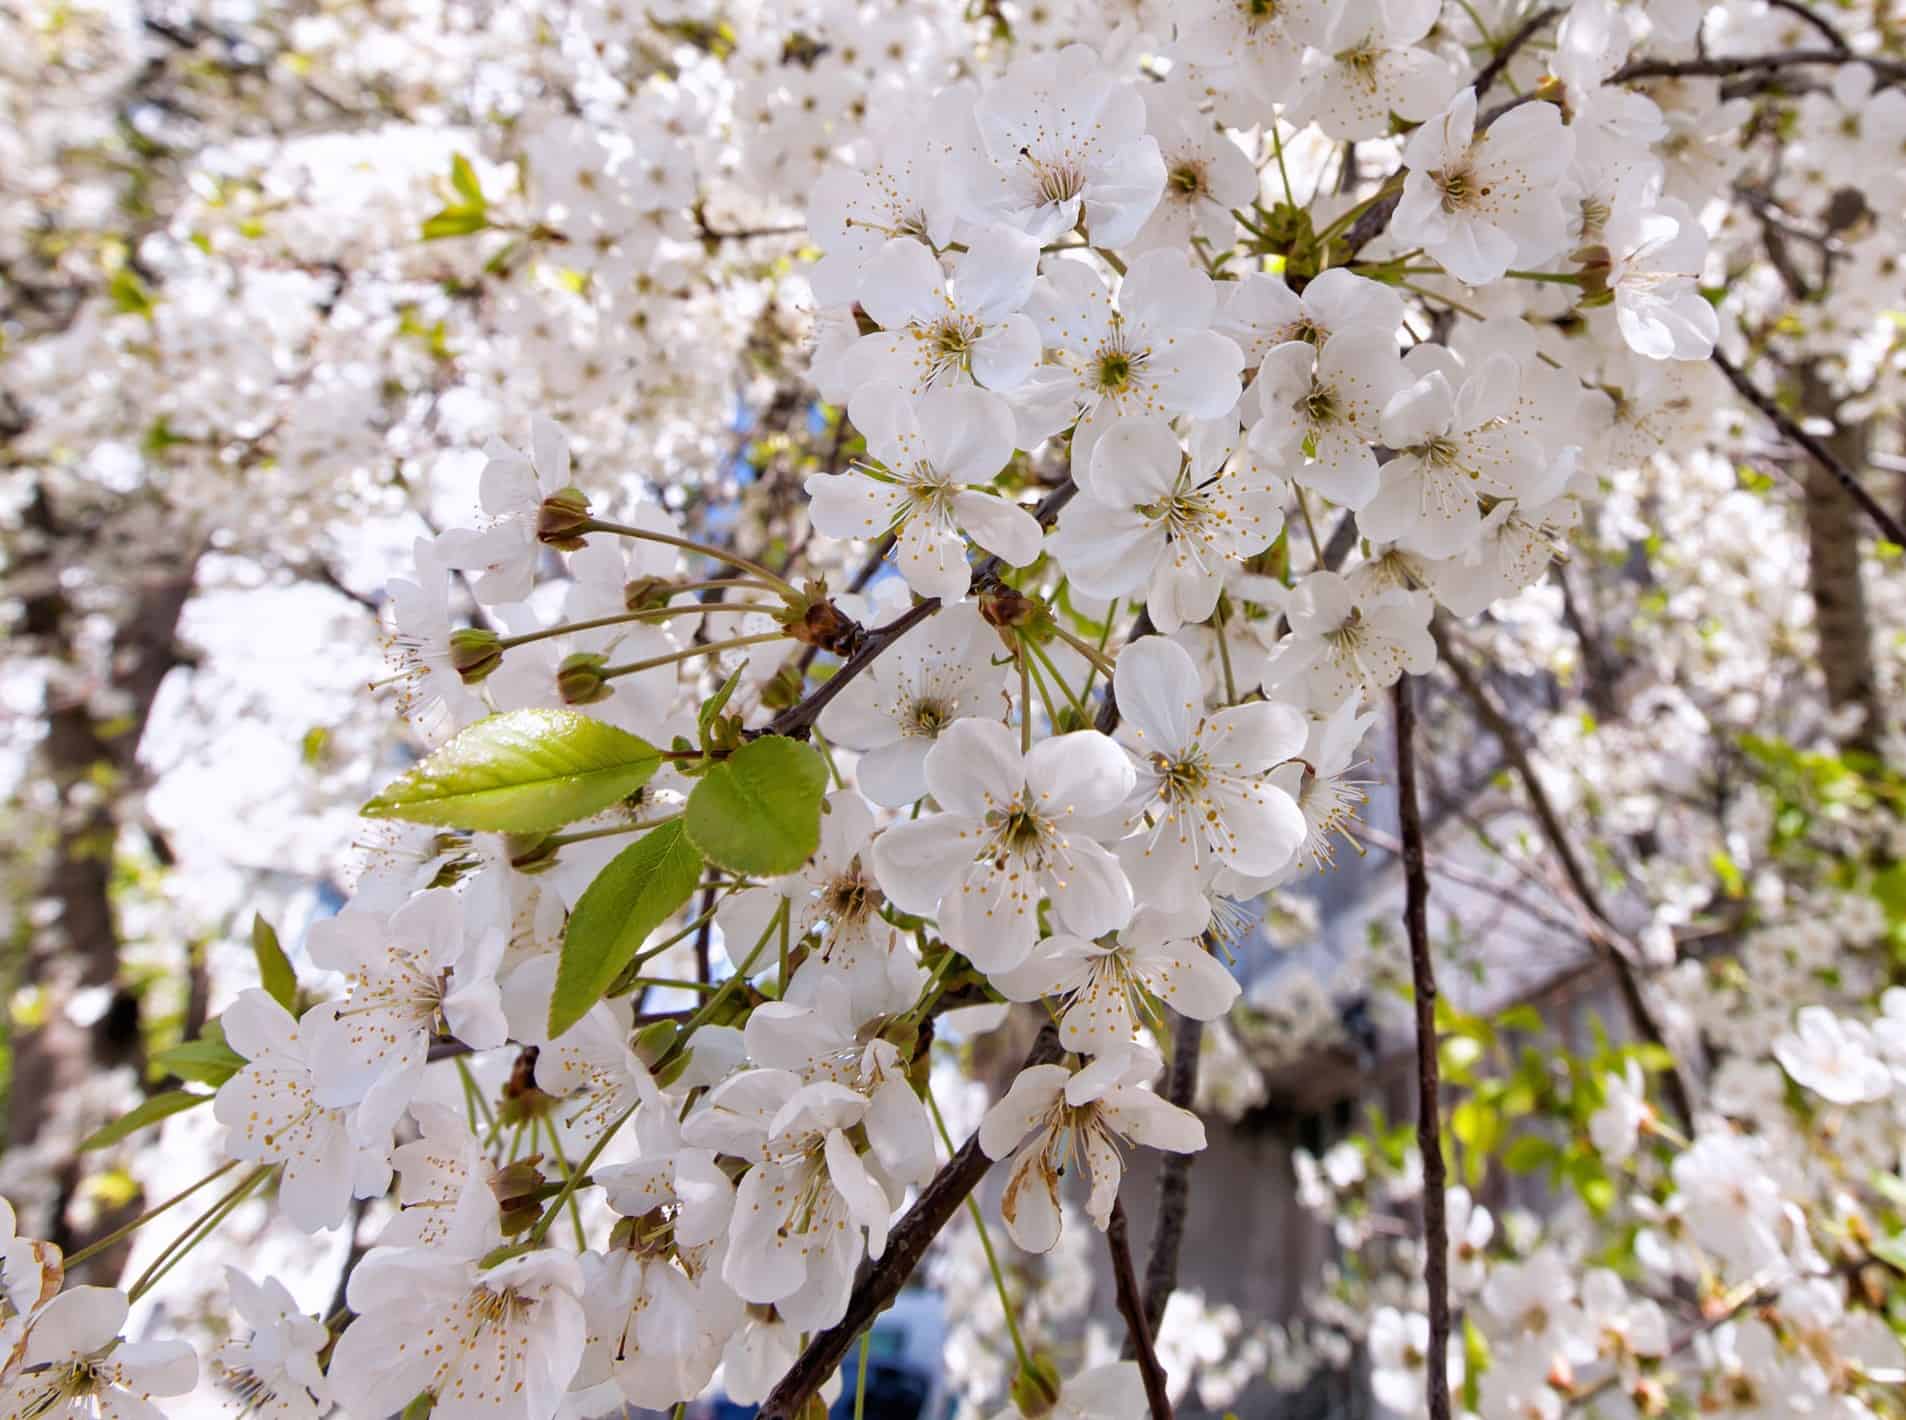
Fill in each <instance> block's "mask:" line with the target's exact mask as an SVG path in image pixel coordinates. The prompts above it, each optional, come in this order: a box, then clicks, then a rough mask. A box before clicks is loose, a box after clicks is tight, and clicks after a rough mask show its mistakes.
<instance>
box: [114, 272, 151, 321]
mask: <svg viewBox="0 0 1906 1420" xmlns="http://www.w3.org/2000/svg"><path fill="white" fill-rule="evenodd" d="M106 294H107V295H109V296H111V297H112V303H113V305H114V306H115V307H117V308H118V309H119V311H120V312H121V313H122V314H124V315H129V316H144V317H145V318H146V319H147V320H151V319H152V312H153V309H154V307H155V306H156V305H157V302H155V301H154V300H153V299H152V293H151V292H150V291H148V290H147V289H146V283H145V282H143V281H141V280H140V279H139V274H138V273H137V272H136V271H134V270H133V269H132V268H131V267H130V266H122V267H120V268H119V269H118V270H117V271H115V272H114V273H113V274H112V278H111V279H110V280H109V281H107V283H106Z"/></svg>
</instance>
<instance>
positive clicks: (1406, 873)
mask: <svg viewBox="0 0 1906 1420" xmlns="http://www.w3.org/2000/svg"><path fill="white" fill-rule="evenodd" d="M1413 679H1414V677H1411V676H1407V675H1406V676H1403V677H1402V678H1401V679H1399V680H1398V681H1397V683H1396V689H1395V691H1394V692H1393V699H1394V701H1395V704H1396V794H1397V813H1398V817H1399V820H1400V822H1401V825H1402V834H1403V886H1404V898H1403V926H1404V929H1405V931H1406V932H1407V933H1408V934H1409V939H1410V977H1411V980H1412V981H1413V982H1414V984H1415V988H1416V999H1415V1003H1414V1004H1415V1007H1416V1147H1417V1148H1418V1150H1420V1151H1421V1153H1422V1155H1423V1252H1424V1262H1423V1273H1424V1281H1425V1282H1426V1283H1427V1284H1428V1287H1429V1325H1430V1337H1429V1354H1428V1355H1427V1356H1426V1357H1424V1366H1423V1369H1424V1373H1425V1385H1426V1386H1427V1388H1428V1392H1429V1395H1428V1399H1429V1413H1430V1420H1449V1222H1448V1219H1447V1218H1445V1217H1444V1211H1443V1210H1444V1204H1445V1201H1446V1200H1445V1198H1444V1190H1445V1188H1446V1187H1447V1183H1446V1176H1445V1173H1444V1169H1443V1131H1442V1121H1441V1105H1440V1100H1439V1086H1438V1080H1437V1059H1436V966H1435V963H1434V962H1432V961H1431V960H1430V942H1429V873H1428V872H1427V871H1426V870H1425V868H1424V866H1423V811H1422V809H1421V807H1420V806H1419V805H1418V804H1417V801H1416V745H1415V740H1416V709H1415V706H1414V704H1413V703H1412V699H1411V694H1410V692H1411V681H1412V680H1413Z"/></svg>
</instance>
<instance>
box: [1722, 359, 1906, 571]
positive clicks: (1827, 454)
mask: <svg viewBox="0 0 1906 1420" xmlns="http://www.w3.org/2000/svg"><path fill="white" fill-rule="evenodd" d="M1709 358H1710V359H1711V360H1712V361H1713V363H1714V368H1715V369H1717V370H1719V371H1720V372H1721V373H1722V374H1723V375H1726V376H1727V382H1728V383H1729V384H1731V385H1732V386H1734V388H1735V390H1736V391H1737V392H1739V394H1740V397H1741V398H1742V399H1744V400H1746V401H1747V402H1748V403H1749V404H1751V405H1753V406H1754V408H1756V409H1758V410H1759V411H1760V412H1761V413H1762V414H1764V415H1766V416H1767V418H1768V419H1769V420H1771V421H1772V422H1773V425H1774V427H1775V428H1776V429H1778V430H1779V431H1780V432H1781V435H1782V437H1784V438H1785V439H1786V440H1787V441H1788V442H1789V443H1792V444H1797V445H1799V446H1800V447H1801V448H1802V449H1804V450H1805V451H1806V454H1807V457H1808V458H1810V459H1812V460H1813V461H1814V462H1815V463H1817V464H1819V465H1820V467H1821V468H1823V469H1825V470H1826V471H1827V472H1828V473H1829V474H1831V475H1832V477H1833V481H1834V482H1835V483H1837V484H1839V485H1840V487H1841V488H1842V489H1844V490H1845V491H1846V495H1847V497H1849V498H1851V499H1852V500H1853V501H1854V502H1855V503H1857V504H1859V505H1860V508H1861V510H1862V511H1863V512H1865V514H1866V516H1867V517H1869V518H1871V519H1872V520H1873V524H1874V526H1875V527H1877V528H1878V529H1879V530H1880V531H1881V532H1882V533H1884V534H1886V540H1887V541H1888V542H1890V543H1892V544H1893V545H1894V546H1895V547H1906V527H1901V526H1900V522H1899V519H1897V518H1895V517H1894V516H1893V515H1892V514H1891V513H1889V512H1887V511H1886V509H1885V508H1883V507H1881V506H1880V503H1879V500H1878V499H1877V498H1875V497H1874V496H1873V495H1872V494H1871V493H1868V492H1867V491H1866V488H1865V487H1864V486H1863V485H1862V484H1861V483H1860V481H1859V480H1858V479H1857V478H1855V477H1854V476H1853V471H1852V470H1851V469H1849V468H1848V467H1847V466H1846V465H1845V464H1843V463H1842V462H1840V460H1839V458H1838V457H1837V456H1836V455H1835V454H1834V452H1833V450H1831V449H1829V448H1828V447H1827V446H1826V445H1825V444H1823V443H1821V442H1820V440H1819V439H1817V438H1815V437H1814V436H1813V435H1812V434H1809V433H1808V432H1807V431H1806V430H1805V429H1802V428H1801V427H1800V424H1799V422H1798V421H1797V420H1796V419H1794V417H1793V416H1792V415H1791V414H1789V413H1787V411H1786V410H1784V409H1782V408H1781V407H1780V406H1779V405H1778V404H1776V403H1775V402H1774V400H1773V397H1772V396H1771V395H1766V394H1762V393H1761V392H1760V390H1759V389H1757V388H1756V387H1755V385H1754V382H1753V381H1752V380H1750V379H1748V378H1747V375H1746V373H1745V372H1743V371H1742V369H1741V368H1740V366H1738V365H1736V364H1735V363H1734V362H1733V361H1732V360H1729V359H1728V358H1727V356H1725V355H1723V354H1722V353H1721V352H1720V351H1719V350H1716V351H1715V352H1714V353H1713V355H1712V356H1710V357H1709Z"/></svg>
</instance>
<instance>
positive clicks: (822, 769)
mask: <svg viewBox="0 0 1906 1420" xmlns="http://www.w3.org/2000/svg"><path fill="white" fill-rule="evenodd" d="M826 792H827V765H826V763H825V762H824V761H823V760H822V759H821V757H820V755H819V754H817V753H815V751H814V750H813V749H811V748H810V747H809V746H807V745H804V744H802V743H800V742H799V741H798V740H791V739H787V738H785V737H783V736H780V735H764V736H762V737H761V738H760V739H758V740H751V741H749V742H748V743H747V744H745V745H743V746H741V748H739V749H737V750H736V751H735V752H734V753H733V754H731V755H730V756H728V758H726V759H724V760H722V761H721V762H720V763H718V764H716V765H714V766H713V767H712V768H711V769H709V771H708V773H707V774H705V775H703V776H702V778H701V780H700V781H699V782H698V783H697V784H696V785H695V789H694V792H693V793H691V794H690V795H689V796H688V812H687V815H686V817H685V818H684V819H683V823H684V824H685V825H686V827H687V829H688V837H689V841H690V842H692V843H693V844H694V845H695V846H696V847H697V848H699V849H700V850H701V853H702V856H703V857H705V858H706V859H708V861H709V862H711V863H715V864H717V865H719V866H721V867H723V868H727V869H728V870H729V871H731V872H736V873H747V874H750V875H752V876H755V877H776V876H779V875H780V874H782V873H791V872H793V871H794V870H795V869H796V868H799V867H800V866H801V864H803V863H805V862H806V861H807V860H808V856H809V855H810V854H811V853H813V851H814V850H815V849H816V848H818V847H820V843H821V797H822V795H823V794H825V793H826Z"/></svg>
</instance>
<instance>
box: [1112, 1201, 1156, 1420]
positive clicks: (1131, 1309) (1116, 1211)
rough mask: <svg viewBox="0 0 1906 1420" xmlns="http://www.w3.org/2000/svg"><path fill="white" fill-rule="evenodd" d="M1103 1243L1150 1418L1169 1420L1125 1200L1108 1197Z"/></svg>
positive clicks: (1120, 1313) (1126, 1337)
mask: <svg viewBox="0 0 1906 1420" xmlns="http://www.w3.org/2000/svg"><path fill="white" fill-rule="evenodd" d="M1105 1246H1106V1248H1107V1249H1108V1250H1109V1251H1110V1252H1111V1254H1112V1282H1113V1285H1114V1286H1115V1287H1116V1288H1117V1290H1118V1314H1119V1315H1120V1316H1122V1317H1124V1318H1125V1339H1126V1341H1127V1343H1128V1344H1130V1345H1131V1346H1132V1347H1133V1349H1134V1350H1135V1351H1136V1352H1137V1356H1138V1373H1139V1375H1140V1376H1142V1377H1143V1378H1144V1381H1145V1403H1146V1404H1147V1405H1148V1406H1150V1407H1151V1412H1152V1420H1171V1397H1170V1396H1169V1395H1168V1394H1166V1392H1165V1368H1164V1367H1163V1366H1161V1365H1159V1364H1158V1352H1157V1351H1156V1350H1154V1349H1153V1347H1152V1330H1151V1325H1150V1323H1148V1322H1147V1321H1146V1320H1145V1304H1144V1302H1143V1301H1141V1300H1140V1299H1139V1295H1138V1277H1137V1275H1136V1274H1135V1273H1134V1272H1133V1271H1132V1245H1131V1239H1130V1237H1129V1236H1128V1230H1127V1228H1126V1226H1125V1202H1124V1200H1123V1199H1119V1198H1114V1199H1113V1200H1112V1218H1111V1221H1110V1222H1109V1223H1107V1224H1106V1228H1105Z"/></svg>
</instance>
